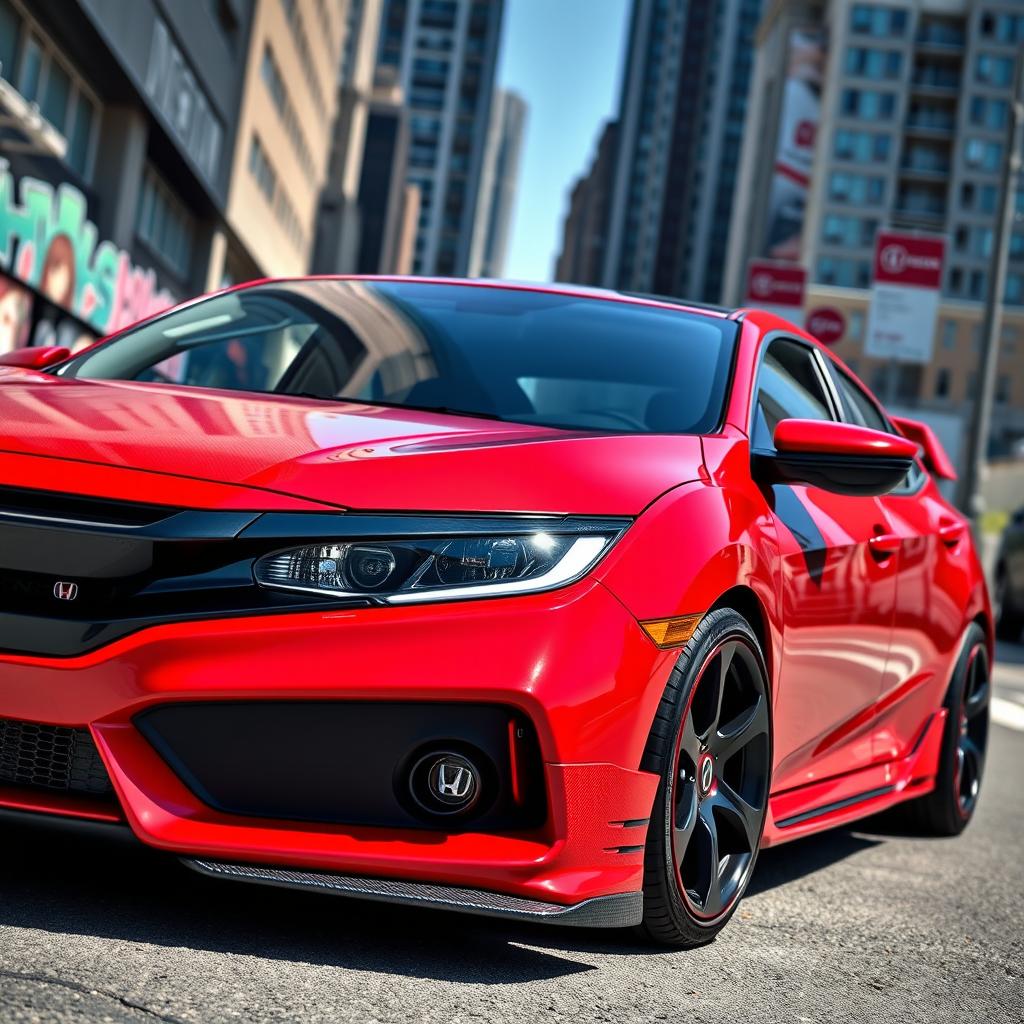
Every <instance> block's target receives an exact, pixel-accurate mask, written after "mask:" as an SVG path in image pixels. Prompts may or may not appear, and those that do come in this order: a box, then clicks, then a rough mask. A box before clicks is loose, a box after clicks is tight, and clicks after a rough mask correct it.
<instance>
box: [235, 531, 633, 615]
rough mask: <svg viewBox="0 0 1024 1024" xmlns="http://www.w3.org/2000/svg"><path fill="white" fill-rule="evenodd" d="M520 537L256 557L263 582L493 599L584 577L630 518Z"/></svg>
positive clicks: (399, 599) (372, 544)
mask: <svg viewBox="0 0 1024 1024" xmlns="http://www.w3.org/2000/svg"><path fill="white" fill-rule="evenodd" d="M603 525H604V526H606V527H608V529H601V530H595V529H594V528H593V527H583V528H579V529H574V530H571V531H566V530H565V529H564V523H561V524H559V526H560V527H561V529H559V528H555V529H552V531H551V532H546V531H542V530H541V531H536V532H533V533H524V534H519V535H513V534H510V535H507V536H502V535H482V536H481V535H475V536H465V537H441V538H423V539H414V540H406V539H401V540H392V539H390V538H388V539H383V540H366V541H364V540H358V541H356V540H351V541H349V540H338V541H333V542H323V541H321V542H320V543H317V544H308V545H305V546H303V547H297V548H291V549H289V550H287V551H278V552H275V553H274V554H270V555H266V556H264V557H263V558H261V559H259V560H258V561H257V562H256V565H255V568H254V574H255V577H256V582H257V583H259V584H261V585H262V586H264V587H276V588H279V589H282V590H297V591H302V592H304V593H311V594H323V595H324V596H325V597H357V598H369V599H371V600H375V601H380V602H384V603H387V604H408V603H410V602H414V601H443V600H452V599H457V598H470V597H491V596H498V595H501V594H524V593H532V592H534V591H538V590H551V589H552V588H554V587H560V586H564V585H565V584H566V583H571V582H572V581H573V580H577V579H579V578H580V577H581V576H582V575H583V574H584V573H586V572H587V570H588V569H590V567H591V566H592V565H593V564H594V563H595V562H596V561H597V560H598V559H599V558H600V557H601V555H602V554H604V552H605V551H606V550H607V549H608V548H609V547H610V546H611V545H612V543H613V542H614V541H615V540H616V539H617V537H618V536H619V534H621V532H622V530H623V529H624V528H625V525H626V524H625V523H608V522H607V521H603Z"/></svg>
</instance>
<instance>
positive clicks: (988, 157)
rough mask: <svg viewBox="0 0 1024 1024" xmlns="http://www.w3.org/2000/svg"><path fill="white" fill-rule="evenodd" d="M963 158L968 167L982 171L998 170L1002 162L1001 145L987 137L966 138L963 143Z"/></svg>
mask: <svg viewBox="0 0 1024 1024" xmlns="http://www.w3.org/2000/svg"><path fill="white" fill-rule="evenodd" d="M964 160H965V161H966V162H967V165H968V166H969V167H976V168H978V169H979V170H983V171H993V172H995V171H998V170H999V169H1000V167H1002V163H1003V147H1002V145H1000V143H998V142H990V141H989V140H987V139H968V140H967V142H966V143H965V145H964Z"/></svg>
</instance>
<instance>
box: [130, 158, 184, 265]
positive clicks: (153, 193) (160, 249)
mask: <svg viewBox="0 0 1024 1024" xmlns="http://www.w3.org/2000/svg"><path fill="white" fill-rule="evenodd" d="M135 233H136V234H137V235H138V237H139V238H140V239H142V241H143V242H145V243H146V245H147V246H148V247H149V249H151V250H152V252H153V254H154V255H155V256H156V257H157V258H158V259H160V260H162V261H163V262H164V263H166V264H167V266H168V267H169V268H170V269H171V270H173V271H174V272H175V273H176V274H177V275H178V276H179V277H181V278H183V279H187V278H188V275H189V271H190V270H191V269H192V240H193V238H194V237H195V219H194V218H193V217H192V214H191V213H190V212H189V210H188V208H187V207H186V206H185V204H184V203H183V202H182V201H181V200H180V199H179V198H178V197H177V196H176V195H175V194H174V192H173V191H171V188H170V187H169V186H168V185H167V184H166V182H165V181H164V180H163V178H161V177H160V175H158V174H157V173H156V171H154V170H153V168H152V167H150V166H148V165H147V167H146V170H145V173H144V174H143V177H142V189H141V191H140V192H139V206H138V209H137V211H136V216H135Z"/></svg>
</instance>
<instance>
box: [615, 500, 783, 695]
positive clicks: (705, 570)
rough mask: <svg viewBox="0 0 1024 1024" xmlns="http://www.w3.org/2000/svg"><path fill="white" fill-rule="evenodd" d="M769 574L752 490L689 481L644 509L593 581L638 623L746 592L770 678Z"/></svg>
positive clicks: (773, 546)
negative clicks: (756, 609)
mask: <svg viewBox="0 0 1024 1024" xmlns="http://www.w3.org/2000/svg"><path fill="white" fill-rule="evenodd" d="M777 567H778V542H777V538H776V531H775V524H774V521H773V519H772V517H771V514H770V512H769V510H768V507H767V504H766V503H765V502H764V499H763V498H762V497H761V495H760V493H759V492H758V491H757V490H756V488H753V487H752V486H751V488H750V491H749V493H744V491H743V490H740V489H735V488H728V487H720V486H715V485H714V484H711V483H702V482H694V483H689V484H683V485H682V486H680V487H677V488H675V489H674V490H672V491H669V492H668V493H667V494H665V495H663V496H662V497H661V498H659V499H658V500H657V501H656V502H655V503H654V504H653V505H651V506H650V508H648V509H647V510H646V511H645V512H644V513H643V515H642V516H640V518H639V519H638V520H637V521H636V523H635V524H634V525H633V526H632V527H631V528H630V530H629V531H628V532H627V533H626V535H625V537H623V539H622V540H621V541H620V542H619V544H618V545H617V546H616V547H615V548H614V549H613V550H612V552H611V553H610V554H609V556H608V557H607V558H606V559H605V560H604V562H602V563H601V565H600V566H599V568H598V570H597V572H596V576H597V578H598V579H599V580H600V581H601V583H603V584H604V586H606V587H607V588H608V589H609V590H610V591H611V592H612V593H613V594H614V595H615V596H616V597H617V598H618V599H619V600H620V601H621V602H622V603H623V604H624V605H625V606H626V608H627V609H628V610H629V611H630V613H631V614H632V615H634V616H635V617H636V618H637V619H639V620H640V621H641V622H643V621H646V620H649V619H666V618H671V617H673V616H677V615H693V614H696V613H702V612H706V611H708V610H709V609H710V608H712V607H713V606H714V605H715V604H716V603H717V602H718V601H719V599H720V598H721V597H722V595H723V594H725V593H726V592H727V591H729V590H732V589H733V588H735V587H745V588H748V589H749V590H750V591H752V592H753V595H754V597H755V598H756V599H757V602H758V603H759V605H760V606H761V610H762V612H763V615H764V625H765V633H766V636H765V639H766V641H767V646H768V648H769V649H768V650H766V651H765V657H766V660H767V662H768V668H769V671H770V673H771V675H772V678H773V679H774V678H775V677H776V676H777V673H776V672H775V670H774V666H773V663H772V662H773V657H772V655H773V652H776V651H778V650H779V640H780V637H781V628H782V620H781V608H782V602H781V600H780V577H779V573H778V571H777Z"/></svg>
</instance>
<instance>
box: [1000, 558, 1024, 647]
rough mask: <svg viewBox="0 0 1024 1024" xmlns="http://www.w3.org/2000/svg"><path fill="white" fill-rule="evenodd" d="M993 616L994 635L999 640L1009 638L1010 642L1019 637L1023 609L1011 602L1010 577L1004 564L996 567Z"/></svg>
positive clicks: (1022, 630) (1022, 623) (1022, 627)
mask: <svg viewBox="0 0 1024 1024" xmlns="http://www.w3.org/2000/svg"><path fill="white" fill-rule="evenodd" d="M994 604H995V617H996V636H998V637H999V639H1000V640H1009V641H1010V642H1011V643H1012V642H1014V641H1017V640H1019V639H1020V635H1021V633H1022V632H1024V611H1021V610H1020V609H1019V608H1017V607H1016V605H1015V604H1014V603H1013V594H1012V592H1011V590H1010V577H1009V575H1008V574H1007V571H1006V566H1005V565H1000V566H999V568H998V569H996V592H995V601H994Z"/></svg>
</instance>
